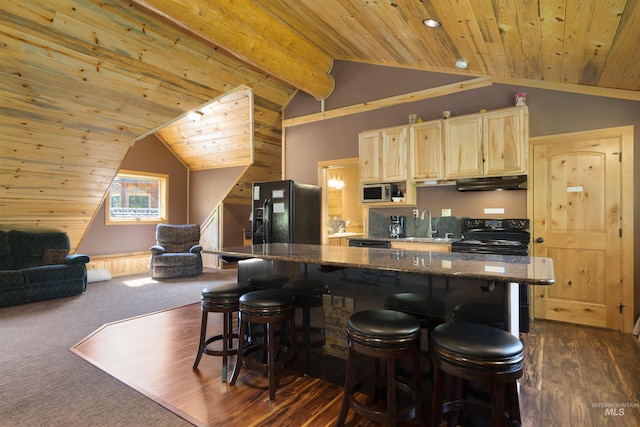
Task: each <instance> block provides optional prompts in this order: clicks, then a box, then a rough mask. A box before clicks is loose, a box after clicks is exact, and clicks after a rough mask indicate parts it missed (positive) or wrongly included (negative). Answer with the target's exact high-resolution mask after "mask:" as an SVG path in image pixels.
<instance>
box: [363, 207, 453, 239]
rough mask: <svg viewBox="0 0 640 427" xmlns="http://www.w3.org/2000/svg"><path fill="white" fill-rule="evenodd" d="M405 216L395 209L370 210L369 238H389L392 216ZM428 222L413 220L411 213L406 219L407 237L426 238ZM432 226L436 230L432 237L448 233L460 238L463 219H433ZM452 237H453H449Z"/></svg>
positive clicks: (449, 217)
mask: <svg viewBox="0 0 640 427" xmlns="http://www.w3.org/2000/svg"><path fill="white" fill-rule="evenodd" d="M398 214H403V212H398V211H397V210H395V209H370V210H369V237H383V238H384V237H389V225H390V224H391V219H390V216H391V215H398ZM427 222H428V221H427V220H426V219H424V220H422V219H420V218H412V217H411V212H409V215H408V216H406V217H405V237H426V236H427V229H428V227H427ZM431 226H432V228H433V229H435V230H436V233H435V234H433V236H432V237H446V236H445V235H446V234H447V233H453V237H460V233H461V218H456V217H454V216H447V217H433V218H432V219H431ZM449 237H451V236H449Z"/></svg>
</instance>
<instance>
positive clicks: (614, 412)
mask: <svg viewBox="0 0 640 427" xmlns="http://www.w3.org/2000/svg"><path fill="white" fill-rule="evenodd" d="M591 407H592V408H602V409H604V415H605V416H607V417H622V416H624V414H625V411H626V410H628V409H638V407H640V404H638V403H625V402H618V403H616V402H609V403H602V402H597V403H592V404H591ZM626 412H627V413H628V412H629V411H626Z"/></svg>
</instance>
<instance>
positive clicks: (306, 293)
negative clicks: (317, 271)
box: [282, 279, 329, 373]
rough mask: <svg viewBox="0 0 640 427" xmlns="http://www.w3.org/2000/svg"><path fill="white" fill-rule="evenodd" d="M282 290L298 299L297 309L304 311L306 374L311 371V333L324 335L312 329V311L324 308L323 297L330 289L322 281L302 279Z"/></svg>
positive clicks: (286, 285)
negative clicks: (315, 308)
mask: <svg viewBox="0 0 640 427" xmlns="http://www.w3.org/2000/svg"><path fill="white" fill-rule="evenodd" d="M282 289H283V290H285V291H287V292H291V293H292V294H293V295H294V296H295V297H296V307H297V308H300V309H301V310H302V348H303V350H304V353H305V372H307V373H308V372H309V371H310V369H311V346H312V343H311V333H312V332H319V333H322V329H321V328H319V329H317V330H314V329H312V328H311V309H312V308H314V307H322V295H324V294H327V293H329V287H328V286H327V285H325V283H324V282H322V281H321V280H314V279H300V280H294V281H291V282H288V283H286V284H285V285H284V286H283V287H282ZM322 343H324V340H323V341H322V342H321V344H322Z"/></svg>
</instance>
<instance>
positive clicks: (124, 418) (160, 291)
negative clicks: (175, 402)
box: [0, 270, 237, 427]
mask: <svg viewBox="0 0 640 427" xmlns="http://www.w3.org/2000/svg"><path fill="white" fill-rule="evenodd" d="M236 274H237V273H236V271H235V270H222V271H218V270H211V271H205V273H203V274H202V275H200V276H198V277H195V278H189V279H170V280H163V281H155V280H151V279H150V278H149V275H148V274H142V275H136V276H127V277H123V278H113V279H111V280H110V281H107V282H97V283H92V284H89V285H88V289H87V291H86V292H85V293H84V294H82V295H78V296H75V297H70V298H61V299H55V300H48V301H41V302H35V303H30V304H22V305H17V306H10V307H2V308H0V426H2V427H22V426H28V427H32V426H52V427H57V426H110V427H111V426H115V427H120V426H123V427H128V426H160V427H164V426H171V427H173V426H177V427H180V426H189V425H191V424H190V423H188V422H187V421H185V420H184V419H182V418H181V417H179V416H177V415H176V414H174V413H172V412H170V411H168V410H166V409H165V408H164V407H162V406H160V405H158V404H157V403H155V402H153V401H152V400H150V399H148V398H146V397H145V396H144V395H142V394H140V393H138V392H137V391H135V390H133V389H132V388H130V387H128V386H127V385H125V384H124V383H122V382H120V381H118V380H117V379H115V378H113V377H112V376H110V375H108V374H106V373H105V372H103V371H102V370H100V369H98V368H96V367H95V366H93V365H91V364H89V363H86V362H85V361H84V360H82V359H80V358H79V357H77V356H76V355H74V354H72V353H71V352H70V351H69V348H71V347H72V346H74V345H75V344H76V343H78V342H80V341H81V340H83V339H84V338H85V337H86V336H88V335H90V334H91V333H93V332H94V331H95V330H97V329H98V328H100V327H102V326H103V325H105V324H107V323H110V322H115V321H119V320H122V319H128V318H131V317H135V316H141V315H145V314H148V313H152V312H156V311H160V310H166V309H171V308H175V307H179V306H184V305H188V304H193V303H197V302H198V301H199V300H200V294H201V291H202V289H203V288H204V287H206V286H209V285H211V284H214V283H224V282H229V281H235V278H236Z"/></svg>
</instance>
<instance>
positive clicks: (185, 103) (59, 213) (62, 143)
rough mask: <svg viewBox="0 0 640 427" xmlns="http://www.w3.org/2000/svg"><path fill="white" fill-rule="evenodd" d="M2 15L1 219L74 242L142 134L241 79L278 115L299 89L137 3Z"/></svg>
mask: <svg viewBox="0 0 640 427" xmlns="http://www.w3.org/2000/svg"><path fill="white" fill-rule="evenodd" d="M0 12H1V13H0V99H2V103H1V105H0V111H1V113H0V151H1V154H0V159H1V161H0V177H1V183H2V188H3V191H2V193H1V194H0V224H2V227H3V228H11V227H21V228H39V229H61V230H65V231H67V232H68V234H69V237H70V239H71V242H72V247H73V248H75V247H76V246H77V244H78V242H79V241H80V239H81V238H82V236H83V234H84V233H85V230H86V229H87V228H88V225H89V223H90V221H91V219H92V217H93V216H94V213H95V212H96V210H97V208H98V207H99V206H100V203H101V201H102V198H103V197H104V194H105V193H106V191H107V189H108V187H109V184H110V182H111V180H112V178H113V177H114V176H115V174H116V173H117V170H118V168H119V165H120V163H121V161H122V159H123V158H124V156H125V155H126V153H127V150H128V148H129V146H130V144H131V143H132V142H133V141H134V140H135V139H136V138H137V137H139V136H140V135H144V134H148V133H149V132H151V131H153V130H154V129H156V128H158V127H159V126H161V125H163V124H164V123H167V122H170V121H172V120H174V119H175V118H176V117H179V116H182V115H183V114H185V113H186V112H187V111H189V110H191V109H194V108H196V107H198V106H200V105H202V104H204V103H205V102H208V101H210V100H212V99H215V98H218V97H220V96H221V95H223V94H225V93H227V92H228V91H229V90H231V89H233V88H235V87H238V86H240V85H242V84H246V85H247V86H249V87H251V88H252V89H253V90H254V94H255V98H256V100H257V104H259V105H260V108H261V109H262V110H264V112H265V114H264V116H268V121H269V122H270V123H272V122H274V121H275V122H279V121H280V120H277V119H276V120H274V118H280V115H281V111H282V108H283V106H284V105H286V103H287V102H288V101H289V100H290V99H291V97H292V96H293V94H294V93H295V89H294V88H293V87H291V86H289V85H288V84H285V83H283V82H281V81H280V80H278V79H277V78H275V77H273V76H269V75H267V74H265V73H264V72H260V71H257V70H256V69H254V68H252V67H250V66H248V65H247V64H245V63H242V62H240V61H238V60H237V59H235V58H234V57H232V56H230V55H228V54H226V53H224V52H223V51H222V50H221V49H218V48H216V46H213V45H211V44H209V43H206V42H205V41H203V40H202V39H199V38H197V37H194V36H193V35H192V34H190V33H188V32H185V31H184V30H182V29H179V28H177V27H175V26H173V25H172V24H170V23H169V22H168V21H167V20H165V19H163V18H160V17H155V16H152V15H149V14H148V12H146V11H140V10H138V9H137V8H136V7H134V6H132V5H131V4H130V3H128V2H120V1H117V0H114V1H109V0H107V1H102V2H100V3H97V2H91V1H57V2H47V1H15V2H13V1H4V2H2V4H1V5H0ZM265 126H267V125H265ZM273 132H275V133H278V132H279V130H278V129H276V130H273ZM277 142H278V149H279V146H280V140H279V139H278V141H277Z"/></svg>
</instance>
